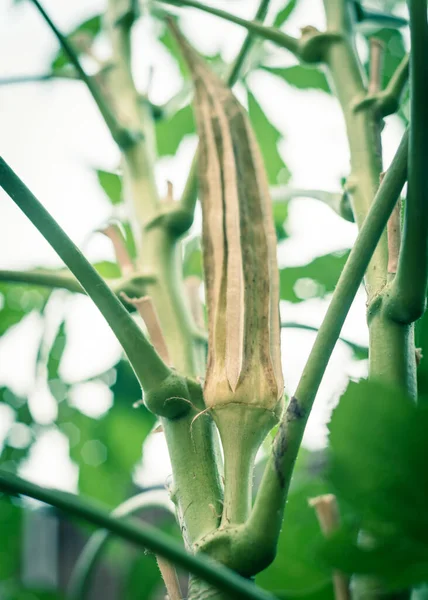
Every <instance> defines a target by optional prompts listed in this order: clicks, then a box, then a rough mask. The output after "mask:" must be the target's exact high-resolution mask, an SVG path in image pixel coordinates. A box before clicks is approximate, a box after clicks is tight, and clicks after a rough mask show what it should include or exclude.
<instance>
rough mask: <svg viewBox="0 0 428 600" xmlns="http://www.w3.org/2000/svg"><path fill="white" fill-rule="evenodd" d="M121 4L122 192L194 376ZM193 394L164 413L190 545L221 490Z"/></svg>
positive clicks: (154, 292) (116, 94)
mask: <svg viewBox="0 0 428 600" xmlns="http://www.w3.org/2000/svg"><path fill="white" fill-rule="evenodd" d="M120 4H122V5H123V2H122V3H121V2H120V1H119V0H109V4H108V13H107V16H108V21H109V30H110V38H111V43H112V48H113V62H114V68H113V69H112V70H111V74H110V81H109V83H110V91H111V95H112V97H113V101H114V103H115V104H116V106H117V110H118V114H119V118H121V120H122V121H123V122H124V123H125V125H126V128H127V129H129V130H131V131H132V132H133V134H134V143H133V144H131V145H127V146H125V147H123V148H122V160H123V164H124V183H125V191H126V193H127V196H128V197H127V201H128V202H129V204H130V209H131V212H132V214H133V225H134V231H135V236H136V239H137V240H138V246H137V260H136V268H137V273H139V274H144V273H147V272H150V273H152V274H153V275H155V278H154V280H153V281H151V283H150V285H148V286H145V293H146V294H147V295H149V296H150V297H151V298H152V300H153V303H154V306H155V308H156V312H157V314H158V315H159V321H160V325H161V329H162V332H163V335H164V338H165V340H166V345H167V347H168V352H169V355H170V357H171V362H172V364H173V365H174V367H175V368H176V369H177V370H178V371H179V372H180V373H182V374H185V375H187V376H190V377H196V376H197V375H198V374H200V373H201V371H202V368H203V365H204V360H205V359H204V356H203V353H202V351H201V345H200V344H195V340H194V336H193V329H194V328H193V324H192V320H191V314H190V311H189V308H188V304H187V302H186V294H185V293H184V289H183V284H182V278H181V272H182V269H181V264H180V260H181V259H180V256H181V247H180V244H179V242H178V241H177V240H176V239H175V238H174V236H173V235H171V232H170V231H168V229H167V228H166V227H163V226H162V223H161V222H159V223H158V224H157V225H153V224H152V226H151V227H150V226H149V223H150V222H151V221H153V219H154V218H155V217H156V216H157V215H158V214H159V209H160V199H159V195H158V191H157V188H156V183H155V178H154V171H155V169H154V167H155V164H154V161H155V145H154V135H153V120H152V116H151V113H150V111H149V109H148V104H147V103H144V102H142V101H141V98H140V96H139V94H138V92H137V90H136V88H135V84H134V81H133V78H132V73H131V63H130V57H131V47H130V29H131V25H132V22H130V21H129V20H126V19H121V18H120V17H122V16H123V15H121V14H120V12H119V6H120ZM189 385H190V384H189ZM190 394H191V400H192V403H193V404H194V405H195V407H196V408H195V409H192V410H191V411H190V412H189V413H188V414H187V415H186V416H185V417H183V418H181V419H176V420H174V421H171V420H169V419H166V418H164V419H162V425H163V429H164V432H165V437H166V441H167V444H168V448H169V453H170V457H171V463H172V470H173V476H174V486H175V489H174V497H175V499H176V502H177V505H178V512H179V514H180V515H181V525H182V528H183V532H184V537H185V539H186V542H187V544H188V545H189V546H191V545H192V543H193V542H194V541H195V540H196V539H197V538H199V537H200V536H202V535H205V534H206V533H208V532H210V531H212V530H213V529H215V528H216V527H217V526H218V517H217V516H216V511H217V510H219V500H220V499H221V496H222V492H221V487H220V482H219V476H218V471H217V453H216V444H215V443H216V439H215V437H214V431H213V426H212V423H211V420H210V419H208V418H200V419H197V420H196V421H195V423H194V425H193V427H192V426H191V423H192V419H193V418H194V416H195V415H196V414H197V410H200V409H201V408H203V399H202V396H201V393H200V386H199V385H197V384H196V383H195V385H194V389H193V390H190ZM211 506H213V507H215V509H214V510H212V508H211Z"/></svg>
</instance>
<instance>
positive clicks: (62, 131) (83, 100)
mask: <svg viewBox="0 0 428 600" xmlns="http://www.w3.org/2000/svg"><path fill="white" fill-rule="evenodd" d="M257 4H258V0H256V1H254V0H228V1H219V0H217V1H216V2H215V5H216V6H218V7H220V8H224V9H226V10H228V11H230V12H235V13H237V14H239V15H241V16H243V17H246V18H252V16H253V15H254V12H255V10H256V7H257ZM281 4H282V5H283V2H282V3H281V0H277V1H275V0H272V2H271V8H272V12H273V13H275V11H276V10H277V9H278V7H279V6H281ZM44 6H45V8H46V9H47V10H48V12H49V13H50V14H51V15H52V17H53V18H54V20H55V21H56V23H57V24H58V25H59V27H60V28H61V29H62V30H63V31H65V32H67V31H69V30H71V29H72V28H74V27H75V26H76V25H78V24H79V23H80V22H81V21H82V20H84V19H85V18H88V17H90V16H92V15H93V14H96V13H97V12H99V11H100V10H102V8H103V6H104V2H103V1H101V0H91V1H88V0H74V1H73V2H67V1H66V0H44ZM180 15H182V18H183V20H182V27H183V29H184V31H185V33H186V34H187V35H188V37H189V38H190V39H191V41H192V42H193V43H194V44H195V45H196V46H197V47H198V48H199V49H201V50H202V51H203V52H205V53H212V54H214V53H216V52H219V51H220V52H221V54H222V56H223V58H224V59H225V60H226V61H231V60H233V58H234V56H235V54H236V52H237V50H238V49H239V47H240V44H241V42H242V39H243V37H244V35H245V33H244V31H243V30H242V29H241V28H239V27H237V26H235V25H233V24H230V23H227V22H225V21H223V20H220V19H217V18H216V17H213V16H210V15H206V14H203V13H201V12H198V11H196V10H191V9H183V10H182V11H181V12H180ZM309 24H310V25H315V26H317V27H319V28H320V29H322V27H323V25H324V18H323V11H322V2H321V0H300V1H299V4H298V8H297V9H296V10H295V11H294V13H293V15H292V17H291V18H290V19H289V20H288V21H287V24H286V27H285V30H286V31H287V32H288V33H290V34H293V35H296V36H298V35H299V28H300V27H303V26H305V25H309ZM135 43H136V47H137V44H138V52H136V53H135V64H134V67H135V76H136V80H137V83H138V84H139V85H141V86H142V87H143V88H144V85H145V83H146V82H147V75H148V72H149V69H150V67H153V68H154V76H153V80H152V84H151V100H152V101H153V102H155V103H159V104H161V103H164V102H165V101H167V100H168V99H169V98H170V97H171V96H172V95H173V94H175V93H176V92H177V91H178V90H179V89H180V81H181V80H180V76H179V72H178V68H177V67H176V65H175V63H174V61H172V60H171V58H170V57H169V55H168V54H167V53H166V51H165V50H164V49H163V47H162V46H161V45H160V44H159V43H158V42H157V41H156V38H155V34H154V30H153V23H152V22H151V21H150V20H149V19H144V20H142V21H141V22H139V23H138V25H137V27H136V31H135ZM99 49H100V53H101V55H105V53H106V48H105V47H104V45H103V42H102V40H101V41H100V43H99ZM363 50H364V49H363ZM56 51H57V43H56V40H55V39H54V37H53V35H52V33H51V31H50V30H49V28H48V27H47V26H46V24H45V23H44V22H43V21H42V19H41V18H40V16H39V14H38V13H37V11H36V10H35V8H34V7H33V6H32V5H31V3H30V2H25V1H22V2H21V3H20V4H18V5H16V6H13V4H12V1H10V0H6V1H5V0H3V1H2V2H1V3H0V56H1V57H2V60H1V63H0V78H4V77H8V76H16V75H30V74H41V73H45V72H47V70H48V68H49V64H50V61H51V60H52V57H53V55H54V54H55V53H56ZM276 56H277V65H278V66H288V65H291V64H294V63H295V60H294V59H293V58H292V57H291V56H289V55H288V54H287V52H286V51H284V50H277V51H276ZM250 84H251V88H252V90H253V92H254V93H255V95H256V98H257V99H258V101H259V102H260V103H261V105H262V106H263V108H264V109H265V110H266V113H267V115H268V116H269V118H270V119H271V120H272V122H273V123H274V124H275V125H276V126H277V127H278V128H279V129H280V131H281V132H282V133H283V134H284V140H283V141H282V142H281V144H280V151H281V154H282V155H283V157H284V160H285V162H286V164H287V165H288V167H289V168H290V170H291V172H292V176H293V178H292V181H291V184H292V185H293V186H296V187H301V188H308V189H309V188H313V189H325V190H330V191H338V190H339V181H340V177H342V176H345V175H347V173H348V168H349V153H348V149H347V142H346V136H345V129H344V123H343V119H342V116H341V112H340V109H339V106H338V104H337V102H336V100H335V99H334V98H333V97H331V96H329V95H327V94H324V93H322V92H317V91H299V90H296V89H294V88H291V87H289V86H287V85H286V84H285V83H283V82H280V81H279V80H278V79H275V78H274V77H272V76H271V75H269V74H268V73H264V72H257V73H254V74H253V75H251V79H250ZM238 92H239V89H238ZM0 131H1V140H2V143H1V145H2V154H3V156H4V157H5V159H6V161H7V162H8V163H9V164H10V165H11V166H12V167H13V169H14V170H16V172H17V173H18V174H19V176H20V177H21V178H22V179H23V180H24V182H25V183H26V184H27V185H28V187H29V188H30V189H31V190H32V191H33V193H34V194H35V195H36V196H37V197H38V198H39V199H40V200H41V201H42V202H43V204H44V205H45V206H46V208H47V209H48V210H49V211H50V212H51V214H52V215H53V216H54V217H55V218H56V219H57V221H58V222H59V223H60V225H61V226H62V227H63V228H64V229H65V231H66V232H67V233H68V234H69V235H70V237H71V238H72V239H73V241H74V242H75V243H77V244H78V245H79V246H80V247H81V248H83V249H84V251H85V253H86V256H87V257H88V258H89V259H90V260H92V261H94V260H99V259H112V258H113V254H112V251H111V249H110V247H109V242H108V240H107V239H105V238H104V237H103V236H102V235H100V234H95V235H93V236H91V232H92V231H93V230H94V229H97V228H98V227H99V226H100V225H101V224H102V223H103V222H105V220H106V219H108V217H109V216H110V214H111V206H110V204H109V202H108V201H107V200H106V198H105V197H104V193H103V191H102V189H101V188H100V187H99V185H98V183H97V180H96V176H95V174H94V171H93V169H94V167H98V168H105V169H107V170H112V169H114V168H116V166H117V163H118V158H119V157H118V152H117V149H116V148H115V145H114V143H113V142H112V140H111V137H110V135H109V133H108V131H107V129H106V127H105V125H104V123H103V122H102V120H101V118H100V116H99V115H98V113H97V109H96V107H95V105H94V103H93V101H92V99H91V98H90V96H89V94H88V92H87V91H86V89H85V88H84V86H83V84H80V83H78V82H68V81H65V82H64V81H57V82H49V83H39V84H25V85H15V86H7V87H0ZM401 133H402V126H401V123H400V122H399V121H398V119H396V118H395V117H390V118H388V119H387V126H386V128H385V130H384V133H383V142H384V152H385V166H388V164H389V162H390V160H391V158H392V155H393V153H394V151H395V148H396V146H397V144H398V141H399V138H400V135H401ZM195 142H196V140H195V139H194V138H193V139H187V140H185V142H183V144H182V146H181V147H180V149H179V151H178V153H177V156H175V157H171V158H168V159H163V160H161V161H160V163H159V167H158V170H157V178H158V184H159V187H160V189H161V190H165V189H166V180H167V179H169V180H171V181H172V182H173V184H174V189H175V191H176V193H177V194H179V193H180V192H181V189H182V187H183V185H184V181H185V179H186V171H187V167H188V165H189V164H190V161H191V158H192V154H193V148H194V147H195ZM288 231H289V233H290V235H291V237H290V239H289V240H287V241H286V242H285V243H283V244H282V246H281V249H280V255H279V256H280V264H281V266H285V265H298V264H304V263H306V262H307V261H308V260H310V259H312V258H314V257H315V256H317V255H321V254H324V253H326V252H331V251H335V250H341V249H343V248H347V247H350V246H351V245H352V243H353V241H354V240H355V236H356V227H355V226H354V225H352V224H349V223H347V222H345V221H344V220H342V219H341V218H339V217H338V216H336V215H335V214H334V213H332V212H331V211H330V210H329V209H328V208H326V207H325V206H323V205H321V204H320V203H318V202H317V201H315V200H305V199H299V200H295V201H293V203H292V205H291V209H290V219H289V222H288ZM59 265H60V261H59V259H58V258H57V257H56V255H55V253H54V252H53V250H51V248H50V247H49V245H48V244H47V243H46V242H45V241H44V240H43V238H42V237H41V235H40V234H39V233H38V232H37V230H36V229H35V228H34V227H33V225H32V224H31V223H30V222H29V221H28V220H27V219H26V217H25V216H24V215H23V214H22V213H21V212H20V211H19V210H18V209H17V208H16V207H15V205H14V204H13V202H12V201H11V200H10V199H9V198H8V196H7V195H6V194H5V193H4V192H3V191H0V268H7V269H10V268H17V269H22V268H27V267H35V266H59ZM327 304H328V302H327V301H320V300H310V301H307V302H305V303H302V304H299V305H290V304H286V303H284V304H283V306H282V307H281V308H282V316H283V318H284V319H285V320H287V321H302V322H305V323H308V324H311V325H318V324H319V323H320V322H321V319H322V316H323V314H324V312H325V309H326V307H327ZM364 309H365V307H364V294H363V293H360V294H359V295H358V297H357V300H356V302H355V303H354V306H353V308H352V310H351V313H350V315H349V318H348V320H347V322H346V324H345V327H344V330H343V334H344V335H345V336H346V337H348V338H349V339H352V340H353V341H355V342H357V343H361V344H364V343H366V342H367V338H368V335H367V329H366V326H365V316H364ZM50 313H51V319H52V320H53V321H54V322H55V321H57V320H58V319H60V318H61V315H63V314H65V315H66V319H67V333H68V345H67V350H66V353H65V356H64V360H63V362H62V364H61V373H62V375H63V377H64V379H66V380H67V381H70V382H78V381H82V380H84V379H85V378H87V377H90V376H93V375H95V374H97V373H99V372H101V371H103V370H105V369H107V368H109V367H110V366H112V365H113V364H114V363H115V362H116V361H117V359H118V357H119V355H120V349H119V347H118V344H117V342H116V340H115V338H114V336H113V334H112V333H111V332H110V330H109V328H108V326H107V325H106V324H105V322H104V320H103V318H102V317H101V315H100V314H99V313H98V311H97V309H96V308H94V306H93V305H92V304H91V302H90V300H88V299H87V298H84V297H81V296H77V295H76V296H72V295H70V294H66V293H62V292H58V294H57V301H55V302H52V303H51V307H50ZM41 331H42V324H41V322H40V319H39V318H38V317H36V316H35V315H30V316H29V317H28V318H27V319H26V320H25V322H24V323H22V324H21V325H19V326H18V327H16V328H14V329H13V330H11V331H9V332H8V333H7V335H5V336H4V337H3V338H2V339H1V340H0V384H7V385H9V386H10V387H11V388H12V389H13V390H14V391H16V392H17V393H19V394H29V396H30V407H31V410H32V412H33V415H34V416H35V418H36V419H37V420H38V421H39V422H40V423H43V424H48V423H50V422H52V420H53V419H54V418H55V414H56V408H55V402H54V400H53V398H52V397H51V396H50V394H49V393H48V391H47V390H46V386H45V385H43V384H42V383H41V382H40V381H38V382H36V381H35V376H34V373H33V370H34V360H35V352H36V350H37V346H38V342H39V340H40V335H41ZM313 339H314V335H313V334H312V333H310V332H297V331H295V330H285V333H284V335H283V356H284V361H283V364H284V374H285V380H286V389H287V392H289V393H291V392H292V391H293V389H294V388H295V386H296V384H297V382H298V379H299V376H300V373H301V371H302V368H303V366H304V363H305V361H306V358H307V356H308V353H309V351H310V348H311V345H312V343H313ZM365 369H366V365H365V364H363V363H358V364H356V363H355V362H353V361H352V358H351V354H350V352H349V350H348V349H347V348H346V347H345V346H344V345H343V344H339V345H338V347H337V349H336V351H335V352H334V354H333V357H332V359H331V361H330V365H329V368H328V370H327V373H326V376H325V378H324V381H323V384H322V386H321V389H320V392H319V394H318V398H317V401H316V404H315V407H314V410H313V414H312V415H311V418H310V421H309V424H308V428H307V432H306V436H305V443H306V445H308V446H311V447H319V446H321V445H322V444H323V443H324V442H325V422H326V420H327V418H328V415H329V412H330V409H331V405H332V404H331V403H332V401H334V400H335V399H336V398H337V396H338V394H339V393H340V391H341V390H343V388H344V386H345V385H346V381H347V377H348V376H350V375H352V376H360V375H363V374H364V373H365ZM108 394H109V391H108V390H107V389H94V388H91V389H89V390H88V388H85V386H84V385H83V386H80V388H78V389H76V390H75V392H74V395H73V402H74V403H75V404H76V405H77V406H78V407H79V408H80V409H81V410H82V411H84V412H86V413H87V414H91V415H94V414H100V413H102V412H104V411H105V410H107V409H108V407H109V405H110V402H111V398H110V397H109V395H108ZM10 422H11V415H10V414H9V413H7V412H6V411H5V412H4V414H3V411H2V412H1V413H0V438H1V437H2V435H4V432H5V431H6V430H7V428H8V426H9V424H10ZM146 446H147V447H146V451H145V457H144V466H143V467H142V468H141V469H139V470H138V480H139V481H140V482H142V483H144V484H150V483H153V482H155V481H156V482H164V480H165V478H166V476H167V474H168V473H169V466H168V460H167V452H166V448H165V445H164V440H163V436H162V435H159V434H157V435H155V436H152V438H151V439H150V440H149V441H148V443H147V445H146ZM25 475H27V476H29V477H31V478H32V479H34V480H36V481H38V482H39V483H42V484H49V485H55V486H58V487H62V488H66V489H75V486H76V478H77V471H76V468H75V466H74V465H72V464H71V463H70V461H69V459H68V448H67V442H66V440H65V438H64V436H62V434H60V433H59V432H58V431H57V430H55V428H53V429H52V430H50V431H47V433H46V434H44V436H43V437H42V439H41V441H40V442H39V443H38V444H37V446H36V448H35V449H34V451H33V452H32V456H31V459H30V461H29V463H28V464H27V465H26V467H25Z"/></svg>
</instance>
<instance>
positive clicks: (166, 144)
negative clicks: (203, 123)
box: [156, 104, 195, 156]
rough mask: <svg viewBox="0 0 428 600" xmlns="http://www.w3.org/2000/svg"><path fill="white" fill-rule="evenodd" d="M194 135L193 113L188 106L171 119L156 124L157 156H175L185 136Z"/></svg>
mask: <svg viewBox="0 0 428 600" xmlns="http://www.w3.org/2000/svg"><path fill="white" fill-rule="evenodd" d="M192 133H195V123H194V120H193V111H192V108H191V106H190V104H188V105H187V106H184V107H183V108H181V109H180V110H179V111H177V112H176V113H175V114H174V115H173V116H172V117H170V118H168V119H162V120H160V121H158V122H157V123H156V143H157V150H158V154H159V156H169V155H173V154H176V152H177V150H178V147H179V145H180V143H181V141H182V140H183V138H184V137H185V136H186V135H190V134H192Z"/></svg>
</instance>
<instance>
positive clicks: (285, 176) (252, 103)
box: [248, 91, 290, 184]
mask: <svg viewBox="0 0 428 600" xmlns="http://www.w3.org/2000/svg"><path fill="white" fill-rule="evenodd" d="M248 113H249V116H250V119H251V124H252V126H253V129H254V133H255V134H256V137H257V140H258V143H259V146H260V150H261V153H262V155H263V159H264V163H265V167H266V171H267V175H268V179H269V183H270V184H277V183H282V184H283V183H287V181H288V180H289V178H290V172H289V170H288V168H287V167H286V165H285V164H284V161H283V160H282V158H281V155H280V154H279V151H278V142H279V141H280V139H281V138H282V135H281V133H280V132H279V131H278V129H277V128H276V127H275V126H274V125H273V124H272V123H271V122H270V121H269V119H268V118H267V117H266V115H265V113H264V112H263V110H262V108H261V107H260V105H259V104H258V102H257V100H256V99H255V97H254V96H253V94H252V93H251V92H250V91H248Z"/></svg>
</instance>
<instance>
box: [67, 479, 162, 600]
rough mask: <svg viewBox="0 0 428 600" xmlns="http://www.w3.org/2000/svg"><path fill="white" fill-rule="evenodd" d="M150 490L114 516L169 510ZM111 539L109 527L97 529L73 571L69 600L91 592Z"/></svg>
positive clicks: (114, 513)
mask: <svg viewBox="0 0 428 600" xmlns="http://www.w3.org/2000/svg"><path fill="white" fill-rule="evenodd" d="M150 491H152V489H150V488H148V489H147V490H144V492H141V493H140V494H137V495H136V496H133V497H132V498H129V499H128V500H126V501H125V502H123V503H122V504H121V505H120V506H118V507H117V508H116V509H115V510H114V511H113V512H112V516H113V517H116V518H117V517H130V516H132V515H134V514H136V513H143V512H146V511H150V510H153V509H154V510H156V509H159V508H162V509H165V510H167V509H166V506H164V505H162V504H159V503H155V502H153V501H151V500H150V498H148V493H150ZM110 539H111V534H110V531H109V530H108V529H107V530H106V529H102V530H100V531H96V532H95V533H94V534H93V535H92V536H91V538H90V539H89V541H88V542H87V544H86V545H85V547H84V549H83V550H82V552H81V553H80V555H79V558H78V560H77V562H76V565H75V566H74V569H73V571H72V573H71V576H70V582H69V585H68V593H67V597H68V598H69V600H85V598H86V597H87V595H88V594H89V590H90V585H91V581H92V574H93V572H94V569H95V567H96V565H97V562H98V561H99V559H100V558H101V555H102V553H103V551H104V549H105V547H106V545H107V543H108V542H109V540H110Z"/></svg>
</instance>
